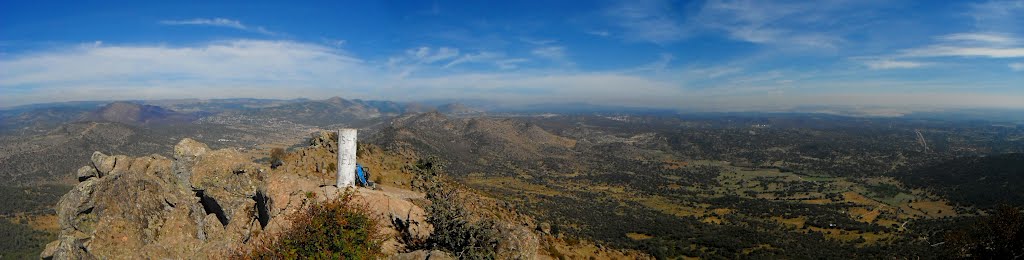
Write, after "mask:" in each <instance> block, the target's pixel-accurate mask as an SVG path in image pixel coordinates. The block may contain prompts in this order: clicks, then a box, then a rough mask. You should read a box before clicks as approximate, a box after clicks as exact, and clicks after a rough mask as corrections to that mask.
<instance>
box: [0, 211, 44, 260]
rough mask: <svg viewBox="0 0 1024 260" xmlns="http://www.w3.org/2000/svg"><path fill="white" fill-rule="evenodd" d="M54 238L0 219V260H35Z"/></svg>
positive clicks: (28, 227) (26, 226)
mask: <svg viewBox="0 0 1024 260" xmlns="http://www.w3.org/2000/svg"><path fill="white" fill-rule="evenodd" d="M53 238H54V235H53V234H47V233H46V232H42V231H39V230H35V229H32V227H30V226H28V225H25V224H22V223H14V222H11V221H9V220H8V219H6V218H0V259H36V258H39V253H40V252H42V251H43V247H45V246H46V243H47V242H50V240H52V239H53Z"/></svg>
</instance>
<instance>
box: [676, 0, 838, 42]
mask: <svg viewBox="0 0 1024 260" xmlns="http://www.w3.org/2000/svg"><path fill="white" fill-rule="evenodd" d="M842 7H843V4H842V3H836V2H834V1H833V2H828V1H819V2H799V1H798V2H785V3H779V2H766V1H752V0H737V1H731V0H711V1H708V2H706V3H705V4H704V6H703V7H702V8H701V10H700V13H698V14H697V15H696V18H695V22H696V23H698V24H699V26H700V27H705V28H710V29H713V30H720V31H724V32H725V33H727V34H728V35H729V37H731V38H733V39H736V40H740V41H746V42H751V43H759V44H792V45H799V46H805V47H818V48H835V47H836V45H837V44H838V43H840V42H842V41H843V40H842V38H841V37H839V36H837V35H834V34H829V33H828V32H827V31H826V30H823V29H825V28H821V27H820V25H819V24H823V23H821V20H822V19H824V18H825V17H829V16H830V15H828V14H830V13H832V12H835V11H836V9H842ZM837 16H838V15H833V16H831V18H832V19H838V18H837Z"/></svg>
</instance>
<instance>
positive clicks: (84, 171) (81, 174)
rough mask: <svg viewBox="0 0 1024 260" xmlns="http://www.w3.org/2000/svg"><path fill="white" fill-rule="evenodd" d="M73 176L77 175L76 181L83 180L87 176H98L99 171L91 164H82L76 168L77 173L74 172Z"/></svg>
mask: <svg viewBox="0 0 1024 260" xmlns="http://www.w3.org/2000/svg"><path fill="white" fill-rule="evenodd" d="M75 176H76V177H78V182H83V181H85V180H88V179H89V178H93V177H99V172H98V171H96V168H93V167H92V166H91V165H86V166H82V168H78V173H77V174H75Z"/></svg>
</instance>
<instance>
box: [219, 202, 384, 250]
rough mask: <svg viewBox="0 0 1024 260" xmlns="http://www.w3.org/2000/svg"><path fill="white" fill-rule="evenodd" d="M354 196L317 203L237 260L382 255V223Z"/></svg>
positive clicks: (255, 244)
mask: <svg viewBox="0 0 1024 260" xmlns="http://www.w3.org/2000/svg"><path fill="white" fill-rule="evenodd" d="M367 212H368V211H367V209H366V208H365V207H363V206H360V205H356V204H354V202H352V196H351V194H344V195H342V196H341V197H340V198H337V199H334V200H330V201H327V202H323V203H314V204H312V205H310V206H309V207H308V208H306V209H304V210H303V211H300V212H299V213H297V214H295V215H292V216H290V217H289V220H291V221H292V227H291V229H289V230H285V231H284V232H282V233H281V234H279V235H277V236H274V237H269V236H264V237H263V238H262V239H261V240H257V241H256V242H254V243H253V244H252V246H251V248H249V249H247V250H246V249H242V250H239V251H238V252H236V253H235V255H234V256H232V258H235V259H298V258H302V259H307V258H312V259H372V258H376V257H379V256H380V246H381V243H382V242H383V241H384V239H383V238H382V237H381V236H380V233H379V232H378V228H379V223H377V221H376V219H375V218H373V217H371V216H370V215H369V214H368V213H367Z"/></svg>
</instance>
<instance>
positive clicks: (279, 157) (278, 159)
mask: <svg viewBox="0 0 1024 260" xmlns="http://www.w3.org/2000/svg"><path fill="white" fill-rule="evenodd" d="M282 163H284V149H283V148H274V149H270V168H277V166H281V164H282Z"/></svg>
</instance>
